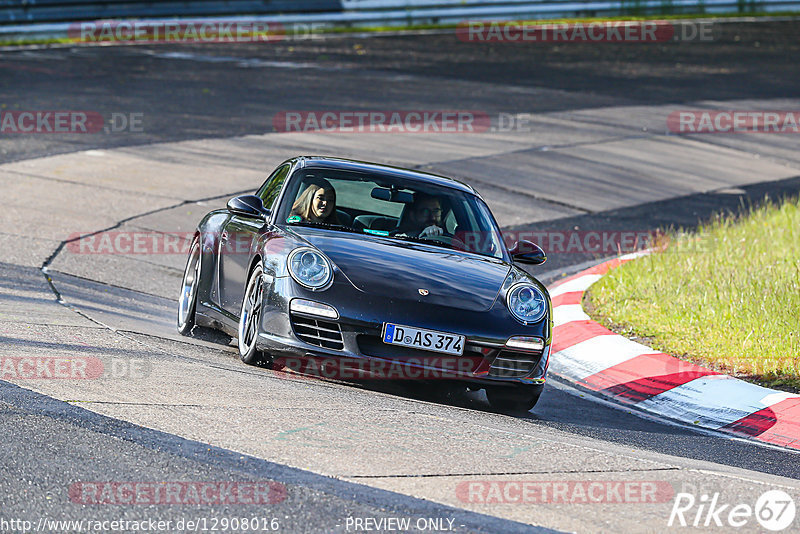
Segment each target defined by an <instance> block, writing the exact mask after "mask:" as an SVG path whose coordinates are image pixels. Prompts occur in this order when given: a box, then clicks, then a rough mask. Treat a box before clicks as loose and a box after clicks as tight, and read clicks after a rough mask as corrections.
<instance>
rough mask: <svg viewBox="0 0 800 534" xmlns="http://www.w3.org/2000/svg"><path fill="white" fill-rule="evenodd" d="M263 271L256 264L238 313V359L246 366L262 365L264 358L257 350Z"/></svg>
mask: <svg viewBox="0 0 800 534" xmlns="http://www.w3.org/2000/svg"><path fill="white" fill-rule="evenodd" d="M263 274H264V269H263V268H262V267H261V264H258V265H256V266H255V268H254V269H253V272H252V273H250V278H248V279H247V287H246V288H245V291H244V299H243V300H242V311H241V313H239V357H240V358H241V359H242V361H243V362H244V363H246V364H248V365H258V364H260V363H263V361H264V356H263V355H262V354H261V352H260V351H259V350H258V330H259V328H260V327H261V312H262V309H263V303H264V284H263V281H262V277H263Z"/></svg>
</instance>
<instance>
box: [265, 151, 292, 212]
mask: <svg viewBox="0 0 800 534" xmlns="http://www.w3.org/2000/svg"><path fill="white" fill-rule="evenodd" d="M290 168H291V165H289V164H288V163H287V164H286V165H281V166H280V167H278V168H277V169H275V172H273V173H272V176H270V177H269V178H267V181H266V182H264V185H262V186H261V189H259V191H258V196H259V197H261V201H262V202H263V203H264V207H265V208H267V209H268V210H271V209H273V208H274V206H273V204H275V199H277V198H278V195H279V194H280V192H281V188H282V187H283V182H285V181H286V176H288V174H289V169H290Z"/></svg>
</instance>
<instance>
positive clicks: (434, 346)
mask: <svg viewBox="0 0 800 534" xmlns="http://www.w3.org/2000/svg"><path fill="white" fill-rule="evenodd" d="M383 342H384V343H388V344H389V345H401V346H403V347H411V348H414V349H422V350H429V351H432V352H443V353H445V354H455V355H458V356H461V355H462V354H463V353H464V336H459V335H456V334H448V333H447V332H437V331H436V330H426V329H424V328H414V327H413V326H403V325H400V324H393V323H383Z"/></svg>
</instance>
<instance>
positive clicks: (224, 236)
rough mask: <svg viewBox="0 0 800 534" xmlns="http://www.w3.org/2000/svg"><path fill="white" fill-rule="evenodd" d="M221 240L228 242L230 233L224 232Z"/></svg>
mask: <svg viewBox="0 0 800 534" xmlns="http://www.w3.org/2000/svg"><path fill="white" fill-rule="evenodd" d="M221 239H222V241H227V240H228V232H224V231H223V232H222V238H221Z"/></svg>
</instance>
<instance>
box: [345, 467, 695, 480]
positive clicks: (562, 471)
mask: <svg viewBox="0 0 800 534" xmlns="http://www.w3.org/2000/svg"><path fill="white" fill-rule="evenodd" d="M683 470H684V469H683V468H681V467H651V468H633V469H625V470H620V469H554V470H544V471H490V472H478V473H441V474H439V473H428V474H419V475H409V474H407V473H401V474H397V475H339V476H340V477H341V478H447V477H473V476H483V477H485V476H513V475H556V474H558V475H569V474H584V473H649V472H651V471H683Z"/></svg>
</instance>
